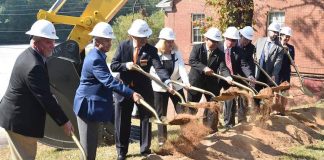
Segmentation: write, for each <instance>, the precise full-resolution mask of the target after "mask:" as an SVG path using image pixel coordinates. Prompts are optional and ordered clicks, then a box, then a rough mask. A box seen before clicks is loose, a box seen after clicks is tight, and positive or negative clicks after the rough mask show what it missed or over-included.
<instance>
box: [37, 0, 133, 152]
mask: <svg viewBox="0 0 324 160" xmlns="http://www.w3.org/2000/svg"><path fill="white" fill-rule="evenodd" d="M65 2H66V0H57V1H56V2H55V4H54V5H53V6H52V7H51V8H50V9H49V10H48V11H45V10H40V11H39V12H38V14H37V19H46V20H49V21H51V22H52V23H54V24H67V25H73V26H74V27H73V29H72V31H71V33H70V35H69V36H68V38H67V40H66V41H65V42H63V43H61V44H59V45H58V46H56V47H55V49H54V51H53V54H52V57H50V58H49V59H48V62H47V68H48V74H49V79H50V85H51V91H52V93H53V94H54V97H55V98H56V100H57V101H58V103H59V104H60V106H62V109H63V111H64V112H65V113H66V115H67V116H68V117H69V119H70V120H71V122H72V124H73V126H74V128H75V132H76V135H77V136H78V133H77V132H78V129H77V126H78V125H77V121H76V116H75V114H74V112H73V101H74V96H75V92H76V89H77V88H78V86H79V82H80V73H81V69H82V62H83V59H84V56H85V54H84V52H85V46H86V45H87V44H89V43H90V41H91V36H89V35H88V34H89V33H90V31H91V30H92V28H93V27H94V26H95V25H96V24H97V23H98V22H101V21H103V22H108V21H110V20H111V19H112V17H113V16H115V14H116V13H117V11H119V10H120V8H121V7H122V6H124V5H125V3H126V2H127V0H109V1H107V0H90V1H89V3H88V5H87V7H86V8H85V10H84V11H83V13H82V14H81V16H80V17H71V16H64V15H57V14H56V13H57V12H58V11H59V10H60V8H61V7H62V6H63V5H64V3H65ZM113 130H114V127H113V125H112V124H111V123H105V124H104V123H103V124H102V125H101V127H100V130H99V141H100V142H105V143H108V144H110V143H114V137H113V135H114V131H113ZM40 142H41V143H44V144H46V145H49V146H53V147H56V148H62V149H69V148H76V147H77V146H76V145H75V143H74V142H73V140H72V139H71V137H68V136H66V135H65V134H64V132H63V129H62V128H61V127H59V126H58V125H57V124H56V123H55V122H54V121H53V120H52V118H50V117H49V116H48V117H47V118H46V127H45V135H44V138H43V139H40Z"/></svg>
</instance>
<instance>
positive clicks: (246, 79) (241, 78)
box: [231, 75, 270, 87]
mask: <svg viewBox="0 0 324 160" xmlns="http://www.w3.org/2000/svg"><path fill="white" fill-rule="evenodd" d="M231 76H232V77H234V78H237V79H240V80H245V81H249V82H252V83H255V84H259V85H262V86H265V87H270V86H269V85H267V84H266V83H263V82H260V81H257V80H255V81H253V80H251V79H249V78H246V77H242V76H239V75H231Z"/></svg>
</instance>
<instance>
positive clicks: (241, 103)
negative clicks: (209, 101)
mask: <svg viewBox="0 0 324 160" xmlns="http://www.w3.org/2000/svg"><path fill="white" fill-rule="evenodd" d="M236 101H237V103H238V106H237V107H238V109H236ZM236 111H238V114H237V118H238V122H241V121H246V120H247V119H246V112H247V103H246V102H245V97H242V96H239V97H237V100H236V99H235V98H234V99H232V100H227V101H224V125H225V126H226V127H230V126H231V127H233V126H234V125H235V114H236Z"/></svg>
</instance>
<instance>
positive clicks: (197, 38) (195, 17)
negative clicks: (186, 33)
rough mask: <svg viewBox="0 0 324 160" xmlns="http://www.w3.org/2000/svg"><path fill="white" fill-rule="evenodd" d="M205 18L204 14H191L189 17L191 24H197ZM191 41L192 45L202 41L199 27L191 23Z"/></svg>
mask: <svg viewBox="0 0 324 160" xmlns="http://www.w3.org/2000/svg"><path fill="white" fill-rule="evenodd" d="M204 18H205V14H200V13H198V14H192V15H191V22H197V21H200V20H203V19H204ZM191 28H192V30H191V41H192V43H200V42H202V41H203V37H202V33H201V31H200V26H197V25H193V23H191Z"/></svg>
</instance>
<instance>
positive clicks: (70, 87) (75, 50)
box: [40, 41, 81, 148]
mask: <svg viewBox="0 0 324 160" xmlns="http://www.w3.org/2000/svg"><path fill="white" fill-rule="evenodd" d="M78 56H79V47H78V45H77V44H76V43H75V42H73V41H67V42H65V43H62V44H60V45H58V46H57V47H55V49H54V52H53V56H52V57H51V58H50V59H49V60H48V62H47V68H48V75H49V79H50V85H51V91H52V93H53V94H54V96H55V98H56V100H57V101H58V103H59V104H60V106H61V107H62V109H63V111H64V113H65V114H66V115H67V116H68V118H69V119H70V120H71V122H72V124H73V126H74V127H75V131H76V135H78V134H77V131H78V130H77V122H76V116H75V114H74V112H73V100H74V95H75V91H76V89H77V87H78V85H79V79H80V78H79V77H80V76H79V74H78V72H77V68H78V65H80V62H81V60H80V58H79V57H78ZM40 142H42V143H45V144H47V145H49V146H53V147H57V148H76V147H77V146H76V145H75V143H74V142H73V140H72V139H71V137H69V136H66V135H65V134H64V132H63V129H62V128H61V127H60V126H58V125H57V124H56V123H55V122H54V121H53V120H52V118H51V117H49V116H47V117H46V125H45V136H44V138H43V139H40Z"/></svg>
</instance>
